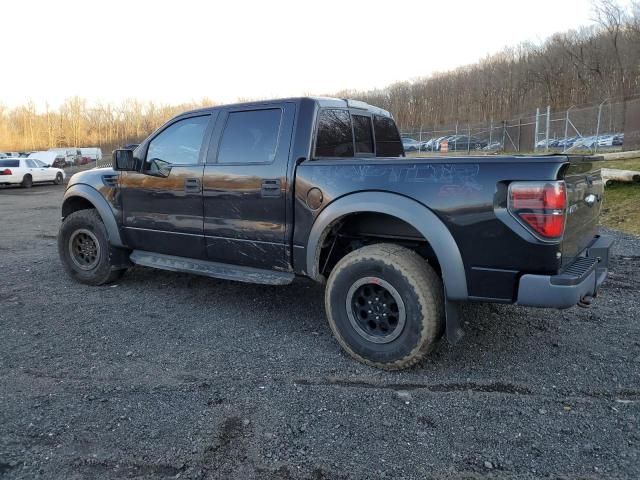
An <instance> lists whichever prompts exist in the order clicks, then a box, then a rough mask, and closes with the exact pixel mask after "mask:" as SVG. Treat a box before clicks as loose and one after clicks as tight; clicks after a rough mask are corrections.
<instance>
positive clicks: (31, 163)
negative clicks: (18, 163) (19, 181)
mask: <svg viewBox="0 0 640 480" xmlns="http://www.w3.org/2000/svg"><path fill="white" fill-rule="evenodd" d="M25 162H27V167H29V168H37V167H38V165H36V162H34V161H33V160H25Z"/></svg>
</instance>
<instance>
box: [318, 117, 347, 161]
mask: <svg viewBox="0 0 640 480" xmlns="http://www.w3.org/2000/svg"><path fill="white" fill-rule="evenodd" d="M315 156H316V157H353V132H352V130H351V118H350V117H349V112H348V111H347V110H323V111H322V112H320V118H319V119H318V133H317V138H316V155H315Z"/></svg>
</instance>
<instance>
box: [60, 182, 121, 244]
mask: <svg viewBox="0 0 640 480" xmlns="http://www.w3.org/2000/svg"><path fill="white" fill-rule="evenodd" d="M73 197H81V198H84V199H85V200H87V201H88V202H89V203H91V204H92V205H93V206H94V208H95V209H96V211H97V212H98V215H100V218H101V219H102V223H104V226H105V228H106V230H107V237H108V238H109V243H110V244H111V245H113V246H116V247H124V246H125V245H124V243H123V242H122V237H121V236H120V229H119V228H118V222H117V221H116V216H115V214H114V213H113V210H112V209H111V207H110V206H109V203H107V201H106V200H105V198H104V197H103V196H102V195H101V194H100V192H98V191H97V190H96V189H95V188H93V187H91V186H89V185H85V184H82V183H77V184H75V185H72V186H71V187H69V188H68V189H67V191H66V192H65V193H64V198H63V200H62V211H63V218H64V206H65V203H66V202H67V200H69V199H70V198H73Z"/></svg>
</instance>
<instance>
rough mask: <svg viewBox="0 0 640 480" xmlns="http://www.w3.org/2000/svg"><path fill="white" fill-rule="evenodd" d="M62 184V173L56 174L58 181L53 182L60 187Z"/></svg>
mask: <svg viewBox="0 0 640 480" xmlns="http://www.w3.org/2000/svg"><path fill="white" fill-rule="evenodd" d="M61 183H62V174H61V173H60V172H58V173H56V179H55V180H54V181H53V184H54V185H60V184H61Z"/></svg>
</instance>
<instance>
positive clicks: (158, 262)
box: [129, 250, 295, 285]
mask: <svg viewBox="0 0 640 480" xmlns="http://www.w3.org/2000/svg"><path fill="white" fill-rule="evenodd" d="M129 259H130V260H131V261H132V262H133V263H135V264H136V265H142V266H144V267H152V268H159V269H161V270H170V271H172V272H184V273H194V274H196V275H204V276H205V277H213V278H221V279H223V280H235V281H236V282H246V283H262V284H265V285H288V284H289V283H291V282H293V279H294V278H295V275H294V274H293V273H291V272H276V271H272V270H262V269H260V268H252V267H239V266H237V265H227V264H225V263H217V262H208V261H207V260H197V259H195V258H184V257H175V256H173V255H164V254H161V253H152V252H145V251H143V250H134V251H133V252H131V255H130V256H129Z"/></svg>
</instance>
